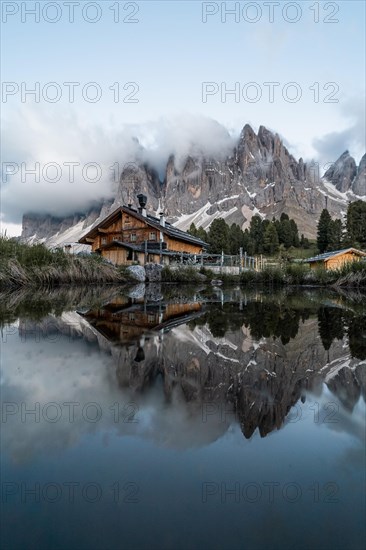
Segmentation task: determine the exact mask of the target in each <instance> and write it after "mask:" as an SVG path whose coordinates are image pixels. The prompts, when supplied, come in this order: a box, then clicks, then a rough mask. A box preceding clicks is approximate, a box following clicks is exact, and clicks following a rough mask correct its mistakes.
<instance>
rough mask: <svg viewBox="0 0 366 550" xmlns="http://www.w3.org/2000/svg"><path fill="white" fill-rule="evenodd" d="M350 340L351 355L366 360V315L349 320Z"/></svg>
mask: <svg viewBox="0 0 366 550" xmlns="http://www.w3.org/2000/svg"><path fill="white" fill-rule="evenodd" d="M348 338H349V348H350V350H351V355H352V356H353V357H356V358H357V359H361V360H363V359H366V315H363V316H360V317H352V318H350V319H349V320H348Z"/></svg>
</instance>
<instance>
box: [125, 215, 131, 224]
mask: <svg viewBox="0 0 366 550" xmlns="http://www.w3.org/2000/svg"><path fill="white" fill-rule="evenodd" d="M130 224H131V219H130V216H125V225H130Z"/></svg>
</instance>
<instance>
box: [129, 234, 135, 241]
mask: <svg viewBox="0 0 366 550" xmlns="http://www.w3.org/2000/svg"><path fill="white" fill-rule="evenodd" d="M130 239H131V242H132V243H134V242H136V233H131V235H130Z"/></svg>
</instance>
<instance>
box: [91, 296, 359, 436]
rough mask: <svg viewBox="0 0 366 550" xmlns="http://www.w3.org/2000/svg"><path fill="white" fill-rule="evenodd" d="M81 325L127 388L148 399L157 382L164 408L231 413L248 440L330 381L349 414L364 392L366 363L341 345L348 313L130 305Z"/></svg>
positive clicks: (284, 307)
mask: <svg viewBox="0 0 366 550" xmlns="http://www.w3.org/2000/svg"><path fill="white" fill-rule="evenodd" d="M317 310H318V316H316V313H317ZM339 312H341V313H342V315H340V313H339ZM197 313H198V314H197ZM85 319H87V320H88V321H89V322H90V324H91V326H93V328H95V329H96V330H97V331H98V332H99V333H100V334H102V335H103V336H104V337H105V338H106V339H107V340H108V341H109V342H110V344H111V347H110V349H111V353H112V354H113V356H114V358H115V362H116V372H117V378H118V382H119V384H120V386H121V387H125V388H133V389H134V391H137V392H139V393H140V392H144V393H145V392H147V391H148V390H149V388H150V387H151V386H152V385H153V384H154V383H155V381H156V380H157V379H159V378H161V379H162V381H163V391H164V394H165V398H166V400H167V402H172V401H173V402H176V400H177V399H178V400H180V401H183V402H185V403H190V404H191V405H192V404H193V405H196V406H198V407H199V410H200V411H201V412H202V411H210V414H218V415H219V416H220V418H222V417H226V418H225V420H230V417H231V418H232V417H233V415H235V416H236V417H237V418H238V420H239V421H240V424H241V427H242V431H243V434H244V436H245V437H247V438H249V437H251V435H252V434H253V433H254V431H255V430H256V429H257V428H258V429H259V432H260V434H261V435H262V436H265V435H267V434H268V433H269V432H271V431H272V430H273V429H275V428H280V427H281V425H282V424H283V422H284V420H285V418H286V416H287V414H288V413H289V411H290V409H291V407H293V406H294V405H295V404H296V402H297V401H298V400H299V399H300V398H302V399H304V398H305V397H304V395H305V393H306V392H307V391H308V390H313V391H318V388H319V387H320V386H321V384H322V382H323V381H324V380H326V383H327V384H328V387H329V389H330V390H331V391H332V392H333V393H334V394H336V395H337V396H338V397H339V399H340V401H341V402H342V403H343V404H344V405H345V406H346V407H347V408H349V409H350V410H352V408H353V406H354V405H355V403H356V402H357V400H358V398H359V396H360V394H361V393H362V394H363V395H365V379H364V377H363V376H362V366H357V365H358V363H359V362H358V361H357V359H352V358H351V356H350V355H349V351H348V349H347V348H348V346H345V342H344V339H343V334H344V330H346V329H345V328H344V323H345V319H347V323H348V324H349V323H350V322H351V324H352V322H356V321H352V320H351V319H350V315H349V314H347V315H346V314H345V313H344V310H342V309H335V308H334V307H323V306H322V307H319V306H318V305H317V306H316V307H314V304H312V306H310V305H309V304H308V305H307V306H306V307H305V306H303V307H294V306H291V304H288V303H281V302H280V303H278V302H276V301H273V302H271V301H270V300H266V301H264V302H261V301H260V300H258V301H256V300H253V301H246V302H245V303H242V302H240V303H224V304H217V303H213V304H212V303H211V304H210V303H207V304H206V306H205V310H202V309H201V305H200V304H198V303H194V302H192V303H185V304H172V303H165V304H161V303H160V304H154V305H151V304H148V303H146V302H145V303H144V304H143V303H140V304H131V301H128V300H126V302H125V303H124V304H116V303H112V304H109V305H107V306H104V308H103V309H102V310H96V311H93V312H88V313H87V314H86V316H85ZM173 325H175V326H173ZM172 327H173V328H172ZM153 328H155V331H152V330H151V329H153ZM164 328H171V329H172V330H170V331H169V332H166V331H165V330H164ZM335 339H336V340H335ZM127 343H128V345H123V344H127ZM116 344H118V346H116ZM121 344H122V345H121Z"/></svg>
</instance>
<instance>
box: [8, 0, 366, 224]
mask: <svg viewBox="0 0 366 550" xmlns="http://www.w3.org/2000/svg"><path fill="white" fill-rule="evenodd" d="M26 4H27V7H32V6H34V4H35V2H27V3H26ZM45 4H47V2H46V3H45V2H40V6H41V9H42V8H43V6H44V5H45ZM57 4H58V7H59V9H58V11H59V15H60V16H61V18H60V20H59V21H58V22H56V23H53V24H52V23H49V22H47V21H45V20H44V17H43V16H42V13H41V15H40V19H41V20H40V22H39V23H35V22H34V16H31V15H26V14H25V13H24V12H23V13H22V9H21V3H20V2H3V3H2V8H3V10H4V5H8V7H5V10H7V11H10V10H11V9H13V6H14V5H15V6H17V7H18V8H19V11H18V13H16V14H14V15H9V16H8V18H7V21H6V22H5V12H4V11H3V23H2V80H3V81H5V82H14V83H16V84H17V85H19V87H21V82H25V83H26V84H25V86H27V87H29V88H31V87H32V86H34V83H35V82H39V83H40V86H41V89H42V87H43V86H44V84H47V83H49V82H57V83H58V84H59V86H60V87H61V90H62V97H61V99H60V101H58V102H57V103H53V104H52V103H49V102H46V101H44V100H43V99H42V97H41V98H40V99H41V100H40V102H39V103H36V102H35V101H34V98H32V97H30V96H28V98H27V100H26V102H25V103H22V102H21V96H20V92H19V93H17V94H15V95H14V96H8V97H7V101H6V103H5V102H4V96H3V102H2V104H1V107H2V118H3V120H4V121H5V127H6V128H7V129H8V130H9V133H10V137H9V138H8V139H7V136H6V135H4V136H3V162H4V161H5V162H11V161H16V162H22V161H23V160H24V161H25V162H29V161H30V159H33V160H37V159H38V158H39V159H41V160H43V162H46V161H47V158H48V157H47V155H48V154H49V155H51V156H50V157H49V161H53V160H55V159H56V158H63V159H65V158H66V157H67V154H68V149H67V147H66V148H64V147H63V144H68V145H69V146H70V147H71V145H72V147H73V151H74V152H75V155H76V157H75V158H77V149H78V146H79V144H80V141H83V140H84V137H83V132H84V133H85V132H86V133H88V128H90V127H92V126H97V127H98V128H100V130H101V133H103V134H104V133H105V134H106V136H107V141H108V140H110V141H111V142H112V143H113V136H114V133H115V132H119V131H121V130H123V127H124V125H125V124H129V125H142V126H141V127H140V129H139V130H136V133H138V134H139V137H140V138H141V136H143V135H144V132H145V134H146V143H152V144H154V136H155V132H156V130H154V127H155V126H156V127H157V128H161V119H162V118H163V119H165V121H166V120H175V117H176V116H177V115H178V116H179V115H181V114H182V113H183V114H187V115H191V114H193V115H198V116H199V115H203V116H206V117H210V118H213V119H215V120H217V121H218V122H219V123H221V124H223V125H224V126H226V127H227V128H228V129H229V130H230V131H231V132H232V133H233V135H237V133H238V132H239V131H240V129H241V128H242V127H243V126H244V124H245V123H247V122H249V123H250V124H252V126H253V127H254V129H255V130H257V129H258V127H259V125H260V124H264V125H265V126H267V127H269V128H271V129H273V130H275V131H277V132H278V133H279V134H280V135H281V136H283V138H284V139H285V141H286V143H288V144H289V147H290V151H291V152H292V153H293V154H294V155H295V156H296V157H299V156H303V157H305V158H311V157H314V158H317V159H318V160H319V161H320V162H322V163H326V162H332V161H334V160H336V158H337V157H338V156H339V155H340V154H341V153H342V152H343V151H344V150H345V149H349V150H350V152H351V154H353V155H354V156H355V158H356V161H357V162H358V161H359V160H360V157H361V155H362V154H363V153H364V149H365V145H364V133H365V130H364V96H365V76H364V74H365V3H364V2H363V1H349V0H347V1H346V2H313V1H312V2H304V1H301V2H297V3H294V2H270V4H272V5H273V7H274V21H273V23H270V22H269V7H268V6H266V5H265V3H263V2H251V3H249V2H236V3H235V2H226V3H224V5H225V4H226V6H227V8H228V9H230V8H233V7H234V6H235V4H238V6H239V8H240V20H239V22H235V20H234V16H233V15H231V16H230V15H228V16H227V21H226V23H225V22H222V20H221V19H222V17H223V11H222V10H221V5H222V3H221V2H210V3H202V2H199V1H190V2H187V1H186V2H176V1H168V0H167V1H163V2H154V1H146V2H136V3H135V2H132V3H131V2H119V3H118V4H119V9H120V19H123V18H124V17H126V16H127V17H128V14H131V13H132V12H133V11H135V5H137V6H138V12H137V13H136V14H135V15H132V16H131V18H134V19H137V20H138V22H137V23H123V22H122V21H120V22H119V23H114V21H113V18H114V12H113V11H112V10H111V9H110V8H111V7H112V6H116V4H117V2H110V1H104V2H99V3H97V4H98V6H99V8H98V9H99V13H100V15H101V18H100V20H99V21H98V22H96V23H94V24H92V23H88V22H86V21H85V20H83V17H82V12H81V9H82V7H85V4H88V3H87V2H82V1H79V4H80V5H79V6H77V5H76V4H75V16H74V17H75V21H74V22H73V23H70V22H69V21H68V13H69V12H68V8H67V6H65V2H62V1H61V2H57ZM89 4H90V3H89ZM249 4H252V7H250V5H249ZM267 4H268V3H267ZM276 4H279V5H276ZM294 4H295V6H293V5H294ZM253 5H254V6H253ZM291 5H292V6H291ZM9 6H10V7H9ZM299 7H301V17H300V20H299V21H298V22H296V23H290V22H288V21H286V20H285V19H284V15H283V10H284V9H285V10H287V11H285V17H287V18H288V19H293V18H294V17H295V15H296V11H295V10H296V9H297V10H299ZM311 7H312V8H311ZM317 7H318V8H319V22H318V23H316V22H314V18H315V11H314V10H315V9H316V8H317ZM338 8H339V9H338ZM205 9H206V10H217V11H218V13H216V14H214V15H212V16H208V17H207V22H206V23H203V22H202V12H203V11H204V10H205ZM245 9H247V12H246V14H247V19H253V18H254V17H255V11H254V10H255V9H256V10H257V12H256V13H257V16H258V19H259V20H258V21H257V22H256V23H249V22H248V21H246V20H245V19H244V16H243V10H245ZM259 9H260V10H261V12H260V11H258V10H259ZM52 10H53V11H52ZM89 10H90V11H88V12H87V14H88V16H90V17H94V14H95V13H96V11H93V10H94V8H92V7H90V8H89ZM336 10H338V11H337V12H336ZM55 13H56V11H55V9H54V8H49V11H48V12H47V14H46V17H49V18H52V17H54V16H55ZM297 13H298V14H299V11H297ZM22 16H23V18H24V17H25V18H26V21H25V22H22V21H21V17H22ZM326 18H328V19H338V20H339V21H338V22H337V23H326V22H325V20H326ZM70 81H76V82H80V83H81V86H83V85H84V84H85V83H88V82H92V81H93V82H97V83H98V85H99V86H100V89H101V90H102V97H101V99H100V101H99V102H97V103H88V102H86V101H85V100H84V99H83V98H82V96H81V93H80V87H79V88H76V91H75V97H76V100H75V102H74V103H73V104H70V103H69V101H68V90H67V88H66V87H65V86H64V85H63V83H64V82H70ZM115 82H119V83H120V88H121V90H120V91H121V93H122V94H123V95H122V97H125V96H126V94H127V93H128V92H131V91H133V89H132V88H131V87H130V88H128V89H127V90H125V91H124V90H123V85H124V84H125V83H127V82H135V83H137V84H138V87H139V91H138V92H137V93H136V95H135V96H134V97H135V98H136V99H138V102H137V103H124V102H122V101H120V102H118V103H115V102H114V101H113V93H112V91H111V90H109V87H110V86H111V85H113V84H114V83H115ZM203 82H215V83H217V88H218V90H219V91H220V90H221V89H222V88H223V86H225V85H226V86H227V88H228V89H231V88H233V87H234V86H235V83H238V84H237V86H239V89H240V93H242V91H243V89H244V93H245V89H246V88H245V85H246V84H247V83H249V82H255V83H256V86H257V87H260V90H261V92H262V97H261V99H260V100H259V101H258V102H257V103H251V102H249V101H247V100H246V99H245V97H248V96H245V97H244V98H243V96H242V95H240V97H239V102H235V101H234V96H233V95H228V96H227V98H226V102H225V101H224V102H223V101H222V100H221V96H220V93H219V92H218V93H216V94H215V95H212V96H208V97H207V102H203V101H202V83H203ZM265 82H279V83H280V84H279V86H277V87H276V88H275V95H274V101H273V102H270V101H269V98H268V94H269V89H268V86H267V87H266V86H264V85H263V83H265ZM289 82H296V83H297V87H298V89H300V90H301V92H302V97H301V99H300V100H299V101H298V102H296V103H291V102H289V101H285V99H283V97H282V90H283V88H284V86H285V85H286V84H287V83H289ZM315 82H318V83H319V102H315V101H314V94H315V89H313V90H310V89H309V87H310V86H312V85H313V84H314V83H315ZM221 83H225V84H223V85H222V84H221ZM327 83H335V85H334V84H332V85H331V86H330V87H328V88H327V90H324V89H323V86H324V85H326V84H327ZM23 86H24V85H23ZM335 86H336V87H335ZM337 87H338V91H337ZM51 91H52V90H51ZM332 91H334V92H335V93H334V96H333V97H334V98H335V99H337V100H338V102H337V103H327V102H324V99H326V96H327V95H328V94H329V93H331V92H332ZM253 92H254V88H251V89H248V94H249V98H250V97H252V96H251V95H250V93H253ZM293 92H294V88H292V89H289V93H293ZM50 93H51V92H50ZM65 120H67V121H68V123H65ZM192 120H194V118H192ZM22 121H23V123H22ZM62 121H63V122H62ZM147 123H149V124H147ZM29 124H31V125H32V126H33V130H32V132H29V136H30V137H29V140H30V143H28V142H27V127H28V125H29ZM193 124H194V122H193ZM38 126H39V128H40V129H41V130H40V134H42V133H43V134H44V133H45V132H46V133H47V132H48V133H49V140H45V139H44V138H43V139H40V140H39V143H37V127H38ZM45 126H46V127H45ZM160 131H161V130H160ZM20 133H21V134H22V136H21V139H18V137H19V135H20ZM328 134H331V135H329V136H328V137H326V139H323V138H324V137H325V136H327V135H328ZM84 141H85V140H84ZM86 142H87V140H86ZM45 143H46V145H47V147H45V145H44V144H45ZM84 146H85V144H84ZM48 148H49V149H48ZM51 152H52V153H51ZM85 154H86V153H85V151H84V156H83V158H84V157H85ZM117 155H118V153H117ZM122 157H123V153H121V158H122ZM91 160H94V159H91ZM110 160H111V159H110V158H108V162H109V161H110ZM116 160H119V159H116ZM95 161H100V159H95ZM11 184H12V181H11V178H8V183H6V184H4V186H3V189H2V191H3V221H4V224H3V227H5V226H6V224H8V225H7V226H8V227H9V229H11V226H10V225H9V224H11V223H14V224H18V223H19V222H20V221H21V212H20V210H21V208H22V205H21V204H20V205H19V207H18V208H17V209H16V208H14V205H13V204H12V201H11V200H8V197H9V196H10V193H11ZM14 185H15V184H14ZM15 189H16V190H17V192H19V191H21V189H20V188H18V187H15ZM37 192H39V189H38V188H37V187H35V193H37ZM50 200H52V197H50Z"/></svg>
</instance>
